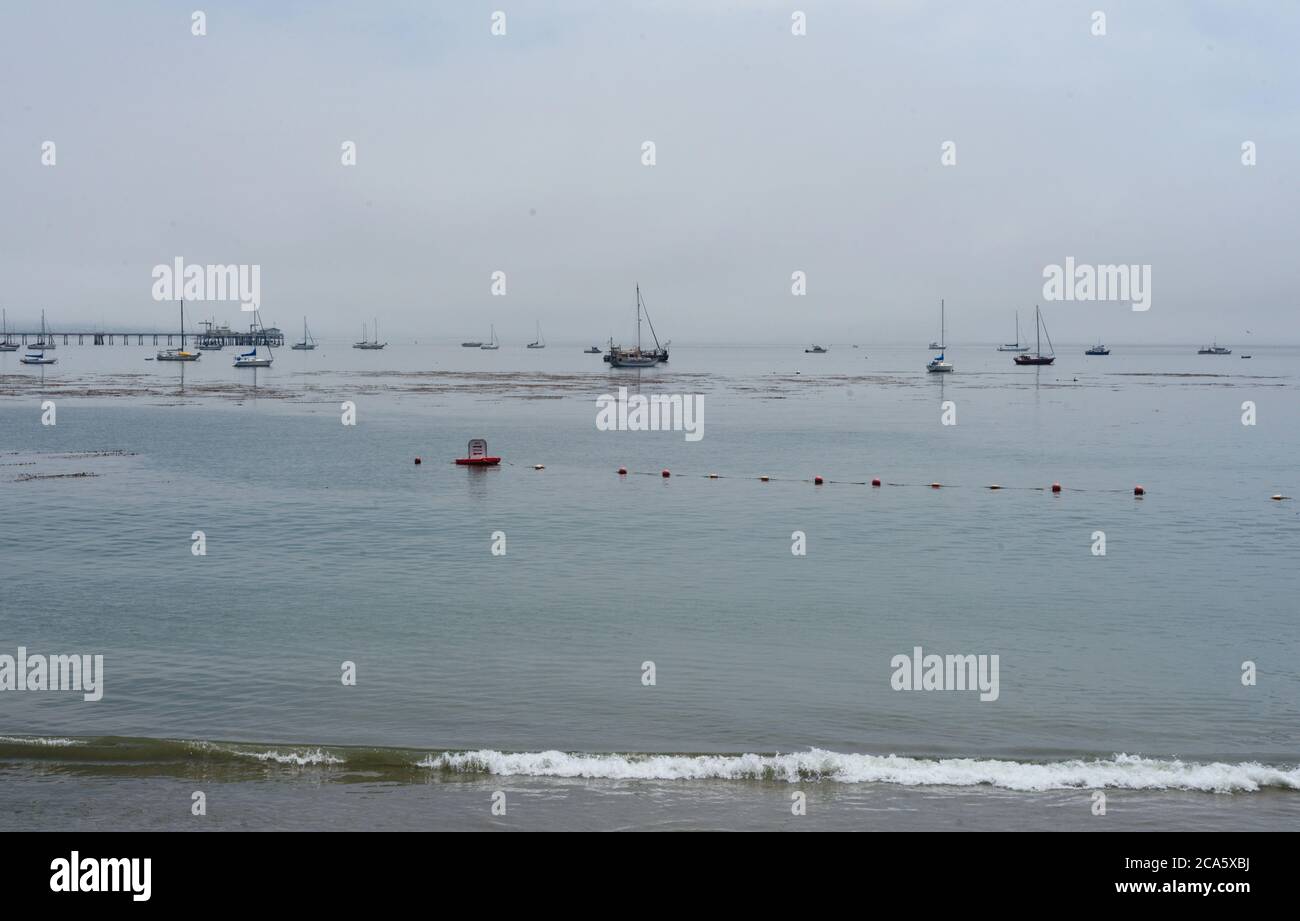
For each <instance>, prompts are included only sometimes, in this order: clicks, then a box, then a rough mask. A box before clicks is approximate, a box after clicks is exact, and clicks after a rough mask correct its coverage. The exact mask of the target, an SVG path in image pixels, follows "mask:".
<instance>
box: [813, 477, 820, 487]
mask: <svg viewBox="0 0 1300 921" xmlns="http://www.w3.org/2000/svg"><path fill="white" fill-rule="evenodd" d="M813 485H815V486H820V485H822V478H821V477H819V476H815V477H813Z"/></svg>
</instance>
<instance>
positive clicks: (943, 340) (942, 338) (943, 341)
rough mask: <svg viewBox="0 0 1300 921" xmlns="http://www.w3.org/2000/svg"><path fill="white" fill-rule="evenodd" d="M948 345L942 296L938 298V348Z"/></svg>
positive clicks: (941, 348) (944, 347)
mask: <svg viewBox="0 0 1300 921" xmlns="http://www.w3.org/2000/svg"><path fill="white" fill-rule="evenodd" d="M947 347H948V331H947V316H946V315H945V313H944V305H943V298H939V349H940V350H943V349H946V348H947Z"/></svg>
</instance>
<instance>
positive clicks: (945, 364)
mask: <svg viewBox="0 0 1300 921" xmlns="http://www.w3.org/2000/svg"><path fill="white" fill-rule="evenodd" d="M946 320H947V318H946V316H945V311H944V305H943V298H940V299H939V343H938V345H936V344H935V343H933V342H931V343H930V348H937V349H938V350H939V354H938V355H936V356H934V358H931V359H930V363H929V364H927V365H926V366H925V370H926V371H928V372H930V373H931V374H951V373H952V362H951V361H946V360H945V359H944V352H945V351H946V350H947V348H948V346H947V344H946V343H947V341H948V330H947V322H946Z"/></svg>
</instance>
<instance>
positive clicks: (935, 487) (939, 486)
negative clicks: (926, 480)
mask: <svg viewBox="0 0 1300 921" xmlns="http://www.w3.org/2000/svg"><path fill="white" fill-rule="evenodd" d="M930 488H931V489H942V488H943V484H942V483H931V484H930Z"/></svg>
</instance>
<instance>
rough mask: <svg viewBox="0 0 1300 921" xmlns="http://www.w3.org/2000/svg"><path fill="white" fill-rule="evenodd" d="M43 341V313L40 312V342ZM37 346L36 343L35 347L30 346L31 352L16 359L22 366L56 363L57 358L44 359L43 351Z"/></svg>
mask: <svg viewBox="0 0 1300 921" xmlns="http://www.w3.org/2000/svg"><path fill="white" fill-rule="evenodd" d="M44 341H45V311H44V310H42V311H41V338H40V342H41V343H43V342H44ZM39 345H40V343H37V345H33V346H31V350H30V351H29V352H28V353H27V354H26V355H24V356H23V357H22V358H20V359H18V360H19V361H21V362H22V363H23V364H25V365H52V364H54V363H55V362H56V361H58V359H57V358H46V357H45V350H44V349H43V348H40V347H39Z"/></svg>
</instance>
